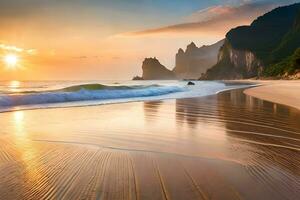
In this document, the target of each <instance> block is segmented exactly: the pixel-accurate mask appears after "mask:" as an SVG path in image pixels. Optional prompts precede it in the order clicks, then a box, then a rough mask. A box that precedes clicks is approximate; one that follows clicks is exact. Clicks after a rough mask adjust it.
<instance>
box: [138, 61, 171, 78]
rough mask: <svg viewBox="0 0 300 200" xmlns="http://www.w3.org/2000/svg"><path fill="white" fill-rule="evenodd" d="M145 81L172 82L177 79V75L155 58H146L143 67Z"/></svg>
mask: <svg viewBox="0 0 300 200" xmlns="http://www.w3.org/2000/svg"><path fill="white" fill-rule="evenodd" d="M142 69H143V76H142V78H143V80H167V79H169V80H171V79H176V76H175V74H174V73H173V72H172V71H170V70H168V69H167V68H166V67H165V66H163V65H162V64H160V62H159V61H158V60H157V59H156V58H155V57H154V58H146V59H145V60H144V62H143V65H142Z"/></svg>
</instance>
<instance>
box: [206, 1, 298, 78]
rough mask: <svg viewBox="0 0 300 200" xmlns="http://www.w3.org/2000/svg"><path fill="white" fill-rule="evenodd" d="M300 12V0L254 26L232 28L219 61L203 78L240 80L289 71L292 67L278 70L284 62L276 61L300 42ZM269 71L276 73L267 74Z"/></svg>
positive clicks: (290, 53)
mask: <svg viewBox="0 0 300 200" xmlns="http://www.w3.org/2000/svg"><path fill="white" fill-rule="evenodd" d="M299 14H300V4H299V3H298V4H293V5H290V6H285V7H279V8H276V9H274V10H272V11H271V12H269V13H267V14H265V15H263V16H261V17H259V18H258V19H256V20H255V21H254V22H253V23H252V24H251V25H250V26H241V27H237V28H234V29H232V30H230V31H229V32H228V33H227V34H226V39H225V44H224V45H223V46H222V48H221V49H220V52H219V58H218V63H217V64H216V65H215V66H213V67H212V68H211V69H209V70H207V73H206V74H205V75H204V76H202V77H201V78H202V79H240V78H252V77H257V76H261V75H263V76H278V75H282V74H284V73H286V72H287V70H288V69H284V67H281V68H282V69H280V70H278V69H277V68H278V67H279V66H283V64H282V65H277V64H276V63H280V62H282V61H284V60H286V59H288V58H289V57H290V56H291V55H292V54H293V53H294V52H295V50H296V49H297V48H298V47H299V45H300V31H299V29H298V20H299V16H300V15H299ZM286 62H288V61H286ZM284 65H285V66H287V65H286V64H285V63H284ZM268 69H271V70H268ZM296 69H297V68H296V67H294V68H293V70H292V71H293V72H294V71H295V70H296ZM268 71H269V72H270V71H271V72H272V73H269V74H267V73H266V72H268Z"/></svg>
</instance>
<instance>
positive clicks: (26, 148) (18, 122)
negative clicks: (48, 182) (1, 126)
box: [12, 111, 41, 186]
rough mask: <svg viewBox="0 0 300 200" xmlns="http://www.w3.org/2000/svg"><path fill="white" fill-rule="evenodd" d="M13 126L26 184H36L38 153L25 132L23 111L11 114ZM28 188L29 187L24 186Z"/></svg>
mask: <svg viewBox="0 0 300 200" xmlns="http://www.w3.org/2000/svg"><path fill="white" fill-rule="evenodd" d="M12 116H13V119H12V121H13V126H14V135H15V145H16V148H17V150H18V152H19V155H20V160H21V161H22V164H23V165H24V166H25V168H26V171H25V178H26V180H27V182H28V183H31V184H34V183H35V182H37V181H38V180H39V179H40V177H41V174H40V172H39V171H38V170H37V169H36V165H37V164H38V163H37V161H38V159H37V156H38V152H37V149H36V146H35V144H34V143H33V142H32V141H31V139H30V138H29V136H28V132H27V130H26V115H25V112H24V111H16V112H13V113H12ZM26 186H29V185H26Z"/></svg>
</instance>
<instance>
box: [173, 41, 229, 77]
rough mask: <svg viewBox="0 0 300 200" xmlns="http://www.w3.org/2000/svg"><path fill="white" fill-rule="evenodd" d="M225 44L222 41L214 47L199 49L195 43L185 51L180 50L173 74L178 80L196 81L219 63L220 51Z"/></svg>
mask: <svg viewBox="0 0 300 200" xmlns="http://www.w3.org/2000/svg"><path fill="white" fill-rule="evenodd" d="M223 44H224V40H221V41H219V42H217V43H215V44H213V45H209V46H205V45H204V46H202V47H199V48H198V47H197V46H196V45H195V43H194V42H192V43H191V44H189V45H188V46H187V48H186V50H185V51H184V50H183V49H181V48H180V49H179V50H178V53H177V54H176V64H175V68H174V69H173V72H174V73H175V74H176V76H177V77H178V78H183V79H195V78H199V77H200V75H201V74H202V73H205V72H206V70H207V69H208V68H210V67H212V66H213V65H215V64H216V63H217V60H218V51H219V49H220V47H221V46H222V45H223Z"/></svg>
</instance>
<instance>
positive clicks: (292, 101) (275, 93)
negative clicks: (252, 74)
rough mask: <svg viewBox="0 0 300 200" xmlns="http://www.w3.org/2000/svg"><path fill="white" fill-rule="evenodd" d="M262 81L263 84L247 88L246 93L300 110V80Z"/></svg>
mask: <svg viewBox="0 0 300 200" xmlns="http://www.w3.org/2000/svg"><path fill="white" fill-rule="evenodd" d="M260 83H261V84H263V86H260V87H255V88H251V89H247V90H245V93H246V94H247V95H251V96H253V97H256V98H260V99H265V100H268V101H272V102H276V103H280V104H284V105H288V106H292V107H294V108H297V109H299V110H300V95H299V91H300V81H265V82H263V81H262V82H260Z"/></svg>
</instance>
